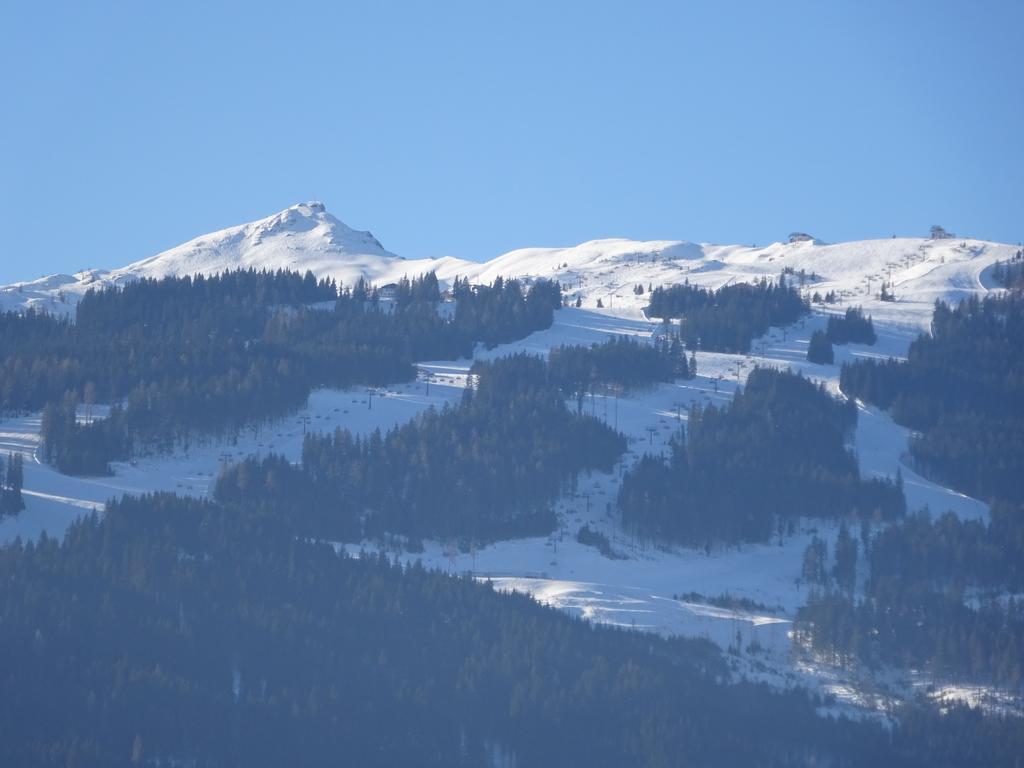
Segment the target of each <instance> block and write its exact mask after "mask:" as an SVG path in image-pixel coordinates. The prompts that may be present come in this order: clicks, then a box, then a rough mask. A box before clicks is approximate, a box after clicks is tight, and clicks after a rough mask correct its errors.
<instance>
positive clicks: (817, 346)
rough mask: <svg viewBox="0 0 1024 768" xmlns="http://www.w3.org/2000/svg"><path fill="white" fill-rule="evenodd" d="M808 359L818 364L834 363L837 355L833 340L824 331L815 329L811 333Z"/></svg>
mask: <svg viewBox="0 0 1024 768" xmlns="http://www.w3.org/2000/svg"><path fill="white" fill-rule="evenodd" d="M807 359H808V361H810V362H812V363H817V364H818V365H832V363H833V362H834V361H835V355H834V354H833V352H832V342H831V341H829V339H828V334H827V333H825V332H824V331H815V332H814V333H812V334H811V340H810V342H809V343H808V344H807Z"/></svg>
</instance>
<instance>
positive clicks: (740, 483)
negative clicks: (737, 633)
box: [619, 368, 905, 544]
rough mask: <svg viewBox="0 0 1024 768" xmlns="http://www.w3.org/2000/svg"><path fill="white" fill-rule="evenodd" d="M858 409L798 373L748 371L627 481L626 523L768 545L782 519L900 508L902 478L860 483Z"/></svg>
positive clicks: (673, 535)
mask: <svg viewBox="0 0 1024 768" xmlns="http://www.w3.org/2000/svg"><path fill="white" fill-rule="evenodd" d="M856 419H857V412H856V408H855V406H854V404H853V403H852V402H851V401H839V400H836V399H835V398H833V397H831V396H830V395H829V394H828V393H827V392H826V391H825V390H824V388H822V387H819V386H816V385H815V384H813V383H812V382H810V381H808V380H806V379H804V378H802V377H801V376H798V375H795V374H792V373H788V372H780V371H776V370H773V369H767V368H757V369H755V370H754V371H753V372H751V374H750V377H749V378H748V379H747V385H746V387H745V388H744V389H743V390H742V391H741V392H739V393H737V394H736V396H735V398H734V399H733V401H732V402H731V403H730V404H729V405H728V406H727V407H725V408H720V409H719V408H715V407H713V406H711V407H708V408H706V409H701V408H699V407H698V408H694V409H693V410H692V411H691V412H690V416H689V422H688V437H687V440H686V442H685V445H684V444H680V443H676V444H675V445H674V446H673V452H672V456H671V458H670V459H669V461H667V462H666V461H664V460H661V459H656V458H652V457H645V458H644V459H642V460H641V461H640V462H639V463H638V464H637V466H636V467H635V468H634V469H632V470H631V471H630V472H628V473H626V476H625V477H624V478H623V482H622V488H621V490H620V493H619V506H620V508H621V509H622V514H623V519H624V522H625V524H626V525H627V526H631V527H634V528H635V529H636V530H638V531H639V532H641V533H643V534H646V535H652V536H656V537H660V538H668V539H674V540H678V541H683V542H687V543H691V544H702V543H704V542H706V541H708V540H711V539H722V540H725V541H764V540H767V539H768V538H769V536H770V535H771V534H772V532H773V531H774V530H775V528H776V525H777V523H778V522H779V521H780V520H792V519H793V518H795V517H798V516H801V515H804V516H812V517H834V516H842V515H847V514H854V513H856V514H861V515H866V516H879V517H884V518H890V517H897V516H899V515H901V514H902V513H903V511H904V505H905V502H904V500H903V491H902V488H900V487H899V485H898V484H897V483H892V482H888V481H882V480H861V479H860V477H859V474H858V470H857V460H856V458H855V457H854V455H853V454H852V453H851V452H850V451H849V450H847V448H846V447H845V442H844V441H845V437H846V436H847V435H848V433H849V432H850V431H851V430H852V429H853V427H854V425H855V423H856Z"/></svg>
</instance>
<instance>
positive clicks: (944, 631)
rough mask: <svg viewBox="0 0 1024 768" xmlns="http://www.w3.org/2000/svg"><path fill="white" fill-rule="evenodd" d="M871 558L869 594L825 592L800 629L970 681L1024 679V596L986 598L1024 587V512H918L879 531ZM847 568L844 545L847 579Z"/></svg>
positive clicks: (847, 651)
mask: <svg viewBox="0 0 1024 768" xmlns="http://www.w3.org/2000/svg"><path fill="white" fill-rule="evenodd" d="M850 541H852V540H851V539H849V537H847V543H846V544H845V545H844V546H847V547H849V546H850V544H849V542H850ZM854 544H855V542H854ZM869 562H870V574H869V579H868V581H867V585H866V593H865V595H864V597H863V599H861V600H854V598H853V597H852V595H850V594H846V595H840V594H824V595H817V596H815V597H813V598H812V599H811V600H810V602H809V604H808V606H807V607H806V608H804V609H801V611H800V616H799V619H800V623H799V626H800V627H801V630H802V632H803V633H804V635H805V637H806V638H807V639H808V640H809V641H810V642H811V643H813V644H814V646H815V647H817V648H819V649H821V650H827V651H833V652H838V653H839V654H840V655H843V656H849V657H856V658H860V659H862V660H864V661H867V662H869V663H878V662H887V663H890V664H898V665H901V666H910V667H918V668H921V667H925V666H927V667H929V668H930V669H932V671H934V672H936V673H938V674H940V675H946V676H951V677H954V678H955V679H960V680H963V679H969V680H974V681H977V682H981V683H995V684H998V685H1004V686H1007V687H1009V688H1011V689H1019V688H1020V687H1021V686H1022V685H1024V601H1021V600H1019V599H1017V600H1014V599H1012V598H1011V599H1008V600H1000V599H989V598H986V597H984V596H985V595H992V596H999V595H1000V594H1001V593H1004V592H1007V591H1008V592H1010V593H1019V592H1020V591H1021V590H1022V589H1024V509H1022V508H1021V507H1018V506H1011V505H1008V504H996V505H994V506H993V509H992V519H991V522H989V523H982V522H979V521H962V520H959V519H958V518H957V517H956V516H955V515H953V514H952V513H947V514H945V515H943V516H941V517H940V518H938V519H937V520H932V519H931V517H930V516H929V515H928V514H927V513H926V512H925V513H919V514H915V515H911V516H909V517H907V519H906V520H905V521H904V522H903V523H902V524H900V525H894V526H889V527H887V528H885V529H883V530H882V531H881V532H880V533H879V534H878V535H877V536H875V538H874V539H873V540H872V542H871V556H870V559H869ZM840 570H841V567H840V549H839V545H838V544H837V549H836V571H837V578H838V572H839V571H840ZM968 591H971V592H972V593H973V594H975V595H976V596H977V597H976V599H975V600H973V601H968V600H967V599H966V595H967V594H968ZM847 592H849V590H847Z"/></svg>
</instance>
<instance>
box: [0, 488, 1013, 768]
mask: <svg viewBox="0 0 1024 768" xmlns="http://www.w3.org/2000/svg"><path fill="white" fill-rule="evenodd" d="M283 522H284V521H282V520H280V519H274V518H269V517H266V516H264V515H262V514H261V513H259V512H255V511H251V510H247V509H245V508H238V509H234V510H231V511H226V510H224V509H222V508H220V507H218V506H216V505H214V504H212V503H210V502H205V501H200V500H193V499H181V498H177V497H174V496H171V495H166V494H165V495H157V496H151V497H145V498H141V499H125V500H123V501H120V502H117V503H113V504H111V505H110V506H109V507H108V510H107V512H106V514H105V516H104V517H103V519H102V520H101V519H100V518H99V517H97V516H92V517H90V518H86V519H85V520H83V521H81V522H79V523H77V524H76V525H74V526H73V527H72V529H71V530H70V531H69V533H68V536H67V538H66V541H65V543H64V544H63V545H59V544H57V543H56V542H55V541H53V540H52V539H47V538H45V537H44V538H43V539H42V540H41V541H40V542H39V543H38V544H30V545H27V546H22V545H20V544H19V545H14V546H7V547H4V548H2V549H0V581H2V582H3V584H4V589H3V590H2V591H0V647H2V648H3V649H4V651H3V657H2V660H0V685H2V687H3V691H4V692H5V695H4V696H3V697H2V698H0V763H2V764H4V765H18V766H54V767H55V768H65V766H68V765H74V766H77V767H78V768H98V767H99V766H128V765H131V764H152V765H156V764H158V763H159V764H184V765H202V766H207V765H210V766H213V765H218V766H220V765H244V766H250V767H253V768H259V767H260V766H275V767H276V766H281V765H303V766H320V765H323V766H327V765H338V764H345V765H359V766H367V767H373V766H394V765H416V766H446V767H447V766H482V765H492V764H494V763H493V761H494V760H495V759H496V756H497V755H499V754H504V755H506V756H510V757H512V758H514V760H515V761H516V764H518V765H530V766H565V765H588V766H622V765H631V766H669V765H679V764H681V763H685V764H693V765H701V766H734V765H757V766H803V765H807V764H816V765H835V766H854V765H887V766H889V765H891V766H921V767H923V766H953V765H957V766H963V765H978V766H981V765H985V766H996V765H1001V764H1007V765H1010V764H1012V760H1013V758H1014V756H1016V755H1019V754H1020V750H1021V748H1022V747H1024V744H1022V743H1021V732H1020V729H1019V728H1017V727H1015V725H1016V724H1014V723H1010V722H1004V721H1000V720H998V719H995V718H991V719H989V718H986V719H982V718H980V717H979V716H978V715H976V714H970V713H967V712H960V711H959V710H954V712H953V713H952V715H951V716H950V717H946V718H942V719H939V718H938V717H937V716H936V715H935V714H933V713H930V712H928V711H925V710H917V709H914V708H909V709H908V710H907V711H906V712H905V713H904V715H903V716H904V719H905V723H906V725H900V724H897V725H895V726H893V727H892V728H891V729H883V728H882V727H881V726H878V725H875V724H873V723H872V722H855V721H849V720H843V719H839V720H836V719H828V718H821V717H819V716H818V715H817V714H816V713H815V709H814V704H815V702H814V701H812V700H810V699H809V698H808V697H807V696H806V695H805V694H803V693H802V692H800V691H798V690H790V691H787V692H784V693H775V692H772V691H771V690H770V689H769V688H767V687H766V686H763V685H755V684H749V683H740V684H735V685H729V684H724V683H723V682H722V676H723V674H724V672H725V670H724V667H723V665H722V662H721V659H720V656H719V655H718V654H717V652H716V651H715V650H714V649H713V647H712V646H710V644H708V643H706V642H703V641H696V640H691V641H685V640H678V639H675V640H666V639H662V638H659V637H657V636H654V635H647V634H637V633H631V632H625V631H621V630H615V629H609V628H601V627H595V626H593V625H591V624H589V623H585V622H583V621H580V620H577V619H573V618H570V617H568V616H566V615H565V614H562V613H560V612H557V611H555V610H553V609H550V608H545V607H543V606H540V605H538V604H537V603H535V602H533V601H532V600H530V599H528V598H526V597H523V596H516V595H501V594H497V593H495V592H494V591H493V590H492V589H490V587H489V586H488V585H486V584H481V583H478V582H476V581H475V580H472V579H461V578H451V577H448V576H445V575H443V574H440V573H437V572H428V571H426V570H424V569H422V568H420V567H411V568H404V569H403V568H400V567H398V566H396V565H393V564H391V563H389V562H388V561H387V560H386V559H384V558H380V557H374V556H364V557H362V558H360V559H353V558H348V557H346V556H344V555H343V554H339V553H337V552H336V551H335V550H334V548H332V547H330V546H328V545H325V544H314V543H310V542H308V541H305V540H304V539H302V538H301V537H297V536H296V535H295V533H294V531H292V530H289V529H288V528H287V527H286V526H284V525H283ZM736 734H742V738H737V736H736Z"/></svg>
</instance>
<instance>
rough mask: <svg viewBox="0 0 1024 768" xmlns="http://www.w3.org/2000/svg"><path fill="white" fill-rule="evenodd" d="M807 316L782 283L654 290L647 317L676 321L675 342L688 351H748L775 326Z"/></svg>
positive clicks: (804, 305)
mask: <svg viewBox="0 0 1024 768" xmlns="http://www.w3.org/2000/svg"><path fill="white" fill-rule="evenodd" d="M807 311H808V307H807V303H806V302H805V301H804V300H803V299H801V298H800V294H799V292H798V291H797V290H796V289H795V288H790V287H788V286H787V285H786V282H785V279H784V278H781V277H780V278H779V282H778V283H777V284H773V283H769V282H768V281H767V280H762V281H761V282H759V283H756V284H753V285H751V284H747V283H736V284H734V285H727V286H725V287H723V288H720V289H718V290H717V291H712V290H709V289H707V288H698V287H697V286H693V285H690V284H689V283H688V282H687V283H684V284H683V285H673V286H670V287H668V288H661V287H658V288H655V289H654V291H652V292H651V303H650V305H649V306H648V307H647V315H648V316H649V317H660V318H680V331H679V333H680V337H681V338H682V340H683V342H684V343H685V344H686V346H687V347H688V348H689V349H697V348H700V349H708V350H714V351H716V352H749V351H750V344H751V342H752V341H753V340H754V339H755V338H757V337H758V336H763V335H764V334H765V333H767V332H768V329H769V328H770V327H771V326H773V325H775V326H781V325H789V324H790V323H793V322H795V321H796V320H798V319H799V318H800V316H801V315H803V314H805V313H806V312H807Z"/></svg>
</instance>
